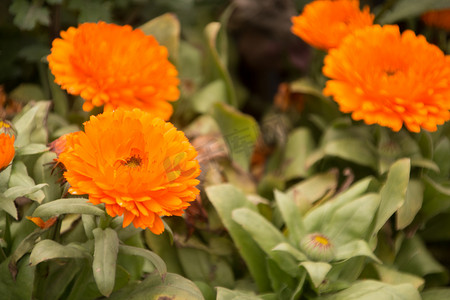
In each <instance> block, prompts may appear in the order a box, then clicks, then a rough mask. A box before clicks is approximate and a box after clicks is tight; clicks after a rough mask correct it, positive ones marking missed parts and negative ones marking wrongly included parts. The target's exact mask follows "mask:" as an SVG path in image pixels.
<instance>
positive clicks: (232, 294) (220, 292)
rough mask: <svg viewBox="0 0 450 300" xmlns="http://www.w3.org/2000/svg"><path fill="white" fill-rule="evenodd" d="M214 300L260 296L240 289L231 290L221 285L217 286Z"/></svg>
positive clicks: (237, 299)
mask: <svg viewBox="0 0 450 300" xmlns="http://www.w3.org/2000/svg"><path fill="white" fill-rule="evenodd" d="M216 300H261V298H259V297H257V296H255V295H253V294H251V293H244V292H242V291H232V290H229V289H226V288H223V287H217V298H216Z"/></svg>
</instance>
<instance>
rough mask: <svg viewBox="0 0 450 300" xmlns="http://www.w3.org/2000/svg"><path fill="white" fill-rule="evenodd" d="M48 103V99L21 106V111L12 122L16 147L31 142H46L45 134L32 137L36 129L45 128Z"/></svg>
mask: <svg viewBox="0 0 450 300" xmlns="http://www.w3.org/2000/svg"><path fill="white" fill-rule="evenodd" d="M50 104H51V103H50V101H38V102H35V103H29V104H28V105H27V106H25V107H24V108H23V110H22V112H21V113H19V114H17V115H16V116H15V117H14V119H13V121H12V123H13V125H14V127H15V128H16V130H17V136H16V141H15V143H14V145H15V146H16V147H18V148H20V147H23V146H26V145H28V144H30V143H33V142H34V143H41V144H46V143H47V139H46V136H44V137H39V138H38V137H34V136H33V134H34V133H35V132H36V131H37V132H39V131H40V130H45V128H44V125H45V118H46V116H47V113H48V110H49V108H50Z"/></svg>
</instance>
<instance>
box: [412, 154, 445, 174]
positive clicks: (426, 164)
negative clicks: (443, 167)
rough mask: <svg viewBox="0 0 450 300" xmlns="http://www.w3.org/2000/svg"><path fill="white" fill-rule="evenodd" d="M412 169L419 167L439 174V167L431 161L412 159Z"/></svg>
mask: <svg viewBox="0 0 450 300" xmlns="http://www.w3.org/2000/svg"><path fill="white" fill-rule="evenodd" d="M411 167H419V168H424V169H429V170H432V171H434V172H436V173H439V166H438V165H437V164H436V163H435V162H434V161H432V160H431V159H426V158H411Z"/></svg>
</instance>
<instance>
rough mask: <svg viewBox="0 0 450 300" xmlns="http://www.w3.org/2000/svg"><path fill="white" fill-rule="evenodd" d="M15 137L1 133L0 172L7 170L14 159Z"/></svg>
mask: <svg viewBox="0 0 450 300" xmlns="http://www.w3.org/2000/svg"><path fill="white" fill-rule="evenodd" d="M14 141H15V137H14V136H13V135H12V136H10V135H9V134H6V133H0V171H1V170H3V169H4V168H6V167H7V166H8V165H9V163H10V162H11V161H12V159H13V158H14V154H15V149H14Z"/></svg>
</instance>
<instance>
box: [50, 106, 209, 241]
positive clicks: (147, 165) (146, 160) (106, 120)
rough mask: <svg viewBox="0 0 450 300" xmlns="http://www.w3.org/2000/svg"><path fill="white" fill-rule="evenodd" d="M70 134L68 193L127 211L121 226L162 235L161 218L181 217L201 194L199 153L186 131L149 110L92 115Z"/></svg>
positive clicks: (65, 156) (112, 210) (113, 211)
mask: <svg viewBox="0 0 450 300" xmlns="http://www.w3.org/2000/svg"><path fill="white" fill-rule="evenodd" d="M84 126H85V130H84V132H83V131H80V132H78V133H77V134H70V135H68V136H67V138H66V149H67V150H64V151H63V152H62V153H61V154H60V156H59V160H60V162H62V163H63V164H64V166H65V167H66V169H67V171H66V172H65V173H64V177H65V178H66V179H67V181H68V182H69V183H70V185H71V188H70V189H69V192H70V193H72V194H75V195H79V194H89V201H90V202H92V203H93V204H100V203H104V204H105V208H106V212H107V213H108V214H109V215H110V216H112V217H114V216H116V215H119V216H121V215H123V216H124V221H123V227H126V226H128V225H129V224H130V223H131V222H133V224H134V226H135V227H141V228H146V227H148V228H149V229H150V230H151V231H152V232H154V233H156V234H160V233H161V232H163V231H164V225H163V223H162V221H161V219H160V216H171V215H175V216H180V215H182V214H183V210H184V209H185V208H187V207H188V206H189V202H191V201H193V200H195V197H196V195H197V194H198V193H199V191H198V189H197V188H196V187H195V186H196V185H197V184H199V181H198V180H197V179H195V178H196V177H197V176H198V175H199V174H200V167H199V163H198V161H197V159H196V156H197V152H196V151H195V149H194V147H193V146H192V145H191V144H190V143H189V141H188V140H187V138H186V137H185V135H184V133H183V132H181V131H177V129H176V128H175V127H174V126H173V125H172V124H171V123H167V122H165V121H164V120H162V119H160V118H155V117H154V116H152V115H151V114H150V113H147V112H144V111H141V110H139V109H134V110H132V111H126V110H123V109H118V110H115V111H112V112H105V113H103V114H100V115H98V116H92V117H91V118H90V120H89V121H88V122H86V123H85V124H84Z"/></svg>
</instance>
